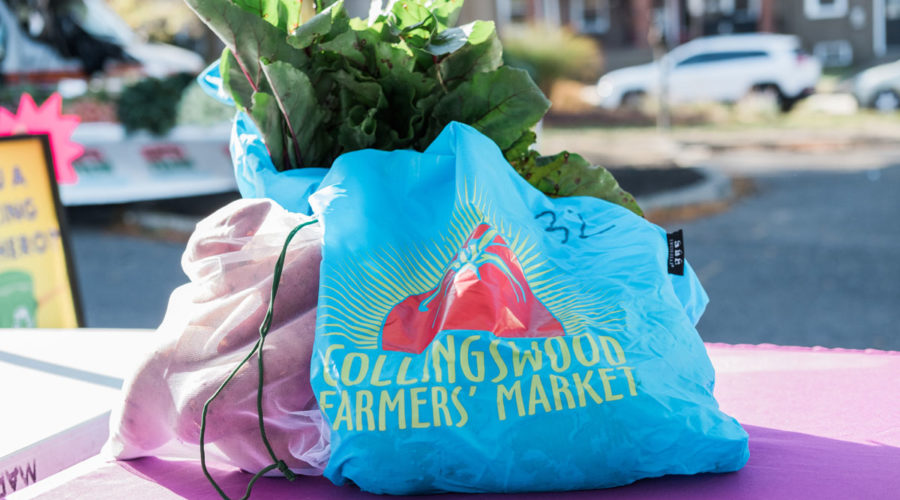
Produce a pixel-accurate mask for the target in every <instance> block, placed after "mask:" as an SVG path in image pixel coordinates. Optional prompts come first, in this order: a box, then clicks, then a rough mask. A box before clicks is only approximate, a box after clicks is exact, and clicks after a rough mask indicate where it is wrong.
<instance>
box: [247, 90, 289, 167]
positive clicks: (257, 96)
mask: <svg viewBox="0 0 900 500" xmlns="http://www.w3.org/2000/svg"><path fill="white" fill-rule="evenodd" d="M251 102H252V105H251V107H250V109H249V111H250V117H251V118H253V121H254V122H255V123H256V126H257V127H258V128H259V131H260V132H261V133H262V134H263V137H265V139H266V149H268V150H269V156H271V157H272V163H274V164H275V166H276V167H280V166H281V165H283V164H284V160H285V156H286V155H287V150H286V149H285V144H284V120H283V119H282V117H281V110H280V109H279V108H278V103H277V102H276V101H275V98H274V97H272V96H271V95H270V94H267V93H265V92H254V93H253V97H252V100H251Z"/></svg>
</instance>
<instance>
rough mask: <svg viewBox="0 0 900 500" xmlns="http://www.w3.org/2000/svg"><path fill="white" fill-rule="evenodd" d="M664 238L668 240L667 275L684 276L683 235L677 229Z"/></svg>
mask: <svg viewBox="0 0 900 500" xmlns="http://www.w3.org/2000/svg"><path fill="white" fill-rule="evenodd" d="M666 236H667V237H668V240H669V274H677V275H678V276H684V234H683V233H682V231H681V229H679V230H678V231H675V232H674V233H669V234H667V235H666Z"/></svg>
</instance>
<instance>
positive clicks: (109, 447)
mask: <svg viewBox="0 0 900 500" xmlns="http://www.w3.org/2000/svg"><path fill="white" fill-rule="evenodd" d="M310 220H311V218H310V217H308V216H305V215H299V214H294V213H290V212H287V211H285V210H284V209H282V208H281V207H279V206H278V205H277V204H276V203H274V202H272V201H270V200H258V199H257V200H239V201H235V202H234V203H231V204H229V205H228V206H226V207H224V208H222V209H220V210H219V211H217V212H216V213H214V214H213V215H211V216H210V217H208V218H207V219H205V220H203V221H202V222H200V223H199V224H198V225H197V229H196V231H195V232H194V234H193V235H192V236H191V238H190V241H189V242H188V245H187V249H186V251H185V253H184V256H183V258H182V267H183V268H184V271H185V273H186V274H187V275H188V277H189V278H190V281H191V282H190V283H188V284H186V285H183V286H181V287H179V288H178V289H176V290H175V291H174V292H173V293H172V296H171V298H170V300H169V307H168V310H167V312H166V316H165V319H164V321H163V323H162V325H161V326H160V327H159V330H158V332H157V333H158V335H159V337H160V339H159V340H160V343H159V347H158V348H157V349H156V351H155V352H153V353H151V354H150V355H149V357H148V358H147V359H146V360H145V361H144V362H143V363H142V364H141V365H140V366H139V367H138V369H137V371H136V372H135V373H134V374H133V375H132V376H131V377H130V378H129V380H127V381H126V384H125V387H124V388H123V396H124V399H123V401H122V404H121V406H120V407H119V408H117V409H115V410H114V411H113V414H112V417H111V420H110V438H109V441H108V442H107V443H106V446H105V448H104V451H105V453H106V454H107V455H111V456H113V457H115V458H118V459H130V458H138V457H143V456H156V457H161V458H191V459H196V458H198V457H199V455H200V447H199V439H200V424H201V414H202V410H203V405H204V403H205V402H206V401H207V400H208V399H209V397H210V396H211V395H212V394H213V393H214V392H215V391H216V389H218V387H219V386H220V385H221V384H222V382H223V381H224V380H225V379H226V378H227V377H228V375H229V374H230V373H231V371H232V370H233V369H234V367H235V366H237V364H238V363H239V362H240V361H241V359H243V358H244V357H245V356H246V355H247V353H249V352H250V350H251V349H252V348H253V345H254V344H255V343H256V341H257V340H258V339H259V327H260V324H261V322H262V321H263V318H264V317H265V314H266V309H267V308H268V305H269V297H270V294H271V289H272V276H273V270H274V266H275V263H276V261H277V259H278V256H279V254H280V253H281V250H282V248H283V246H284V242H285V239H286V237H287V235H288V233H290V231H291V230H292V229H294V228H295V227H296V226H298V225H299V224H301V223H303V222H308V221H310ZM321 239H322V229H321V226H320V225H319V224H311V225H309V226H307V227H305V228H303V229H301V230H300V232H299V233H297V235H296V236H295V237H294V239H293V240H292V242H291V244H290V246H289V249H288V253H287V255H286V258H285V264H284V272H283V274H282V277H281V280H280V283H279V292H278V298H277V300H276V302H275V308H274V316H273V321H272V324H271V328H270V330H269V334H268V336H267V337H266V342H265V347H264V355H263V360H264V362H265V367H264V374H265V383H264V395H263V410H264V415H265V428H266V434H267V436H268V440H269V442H270V443H271V445H272V447H273V450H274V452H275V454H276V455H277V457H278V459H280V460H283V461H284V462H285V463H286V464H287V465H288V467H290V468H291V469H292V470H293V471H294V472H296V473H300V474H308V475H320V474H321V473H322V470H323V469H324V467H325V465H326V464H327V462H328V458H329V452H330V449H329V442H328V439H329V434H328V427H327V424H325V423H323V419H322V415H321V413H320V411H319V408H318V405H317V403H316V400H315V398H314V396H313V392H312V389H311V387H310V382H309V363H310V356H311V352H312V347H313V340H314V335H315V326H316V303H317V300H318V284H319V264H320V262H321ZM147 272H153V263H148V266H147ZM135 285H136V286H139V284H135ZM257 362H258V359H257V356H256V355H254V356H253V357H252V358H251V359H250V360H249V362H248V363H247V364H246V365H244V366H243V368H241V370H240V371H238V372H237V375H236V376H235V377H234V379H232V380H231V382H230V383H229V384H228V386H227V387H226V388H225V389H224V391H222V393H221V394H220V395H219V396H218V397H217V398H216V400H215V401H214V402H213V403H212V404H211V405H210V408H209V412H208V416H207V427H206V433H205V443H206V456H207V461H209V462H219V463H225V464H229V465H233V466H236V467H240V468H242V469H244V470H248V471H257V470H260V469H262V468H264V467H266V466H268V465H270V464H272V458H271V457H270V456H269V454H268V452H267V450H266V449H265V447H264V445H263V442H262V439H261V438H260V432H259V421H258V412H257V403H256V396H257V386H258V377H259V375H258V373H259V372H258V369H257V366H258V365H257ZM273 472H274V473H277V471H273Z"/></svg>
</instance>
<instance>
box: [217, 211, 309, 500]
mask: <svg viewBox="0 0 900 500" xmlns="http://www.w3.org/2000/svg"><path fill="white" fill-rule="evenodd" d="M316 222H318V220H316V219H313V220H311V221H309V222H304V223H303V224H300V225H299V226H297V227H295V228H294V229H293V230H292V231H291V232H290V234H288V236H287V239H286V240H285V242H284V247H283V248H282V249H281V255H279V256H278V262H276V263H275V272H274V273H273V277H272V295H271V297H270V299H269V308H268V310H266V317H265V319H263V322H262V324H261V325H260V326H259V340H257V341H256V344H255V345H254V346H253V349H251V350H250V353H249V354H247V356H246V357H245V358H244V359H243V360H241V362H240V363H238V365H237V366H236V367H235V368H234V370H233V371H232V372H231V374H230V375H228V378H226V379H225V381H224V382H222V385H220V386H219V388H218V389H217V390H216V392H215V393H214V394H213V395H212V396H211V397H210V398H209V399H208V400H207V401H206V404H204V405H203V414H202V415H201V417H200V467H201V468H202V469H203V475H205V476H206V479H208V480H209V482H210V483H211V484H212V485H213V487H214V488H215V489H216V491H217V492H219V495H220V496H221V497H222V498H223V499H225V500H230V498H229V497H228V495H226V494H225V492H224V491H222V488H221V487H220V486H219V484H218V483H216V481H215V480H214V479H213V477H212V474H210V473H209V469H207V468H206V449H205V443H204V441H205V438H206V413H207V412H208V411H209V405H210V404H211V403H212V402H213V400H214V399H216V397H218V396H219V393H221V392H222V390H224V389H225V386H226V385H228V383H229V382H231V379H233V378H234V376H235V375H236V374H237V372H238V370H240V369H241V367H242V366H244V365H245V364H246V363H247V362H248V361H250V358H251V357H253V355H254V354H256V352H257V351H259V386H258V387H257V389H256V411H257V413H258V415H259V435H260V437H262V441H263V444H264V445H265V446H266V450H268V452H269V456H270V457H272V461H273V462H275V463H273V464H272V465H269V466H267V467H265V468H264V469H263V470H261V471H259V472H257V473H256V474H255V475H254V476H253V478H251V479H250V483H248V484H247V489H246V491H244V496H243V497H241V500H247V499H248V498H250V491H251V490H252V489H253V485H254V484H255V483H256V480H257V479H259V478H261V477H262V476H263V475H264V474H266V473H267V472H269V471H270V470H272V469H278V470H279V471H280V472H281V473H282V474H284V477H286V478H287V479H288V480H289V481H293V480H294V479H297V476H296V474H294V473H293V472H291V469H289V468H288V466H287V464H285V463H284V461H283V460H279V459H278V457H276V456H275V452H274V451H273V450H272V445H270V444H269V438H267V437H266V426H265V423H264V422H263V407H262V397H263V344H264V343H265V341H266V335H268V334H269V327H270V326H271V325H272V316H273V314H274V310H275V295H276V294H278V282H279V281H281V272H282V271H283V270H284V258H285V256H286V255H287V250H288V245H290V243H291V240H292V239H294V236H295V235H296V234H297V233H298V232H299V231H300V230H301V229H303V228H304V227H306V226H309V225H310V224H315V223H316Z"/></svg>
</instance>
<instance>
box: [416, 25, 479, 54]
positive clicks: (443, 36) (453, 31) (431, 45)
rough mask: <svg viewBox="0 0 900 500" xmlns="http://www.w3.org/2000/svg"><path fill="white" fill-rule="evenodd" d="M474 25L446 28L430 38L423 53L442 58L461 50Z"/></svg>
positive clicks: (467, 40)
mask: <svg viewBox="0 0 900 500" xmlns="http://www.w3.org/2000/svg"><path fill="white" fill-rule="evenodd" d="M474 28H475V23H470V24H467V25H465V26H460V27H458V28H448V29H446V30H444V31H441V32H440V33H438V34H436V35H434V36H433V37H431V40H429V42H428V45H426V46H425V51H426V52H428V53H429V54H431V55H433V56H444V55H447V54H452V53H453V52H456V51H457V50H459V49H461V48H463V47H464V46H465V45H466V44H467V43H468V42H469V37H470V36H471V35H472V30H473V29H474Z"/></svg>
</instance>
